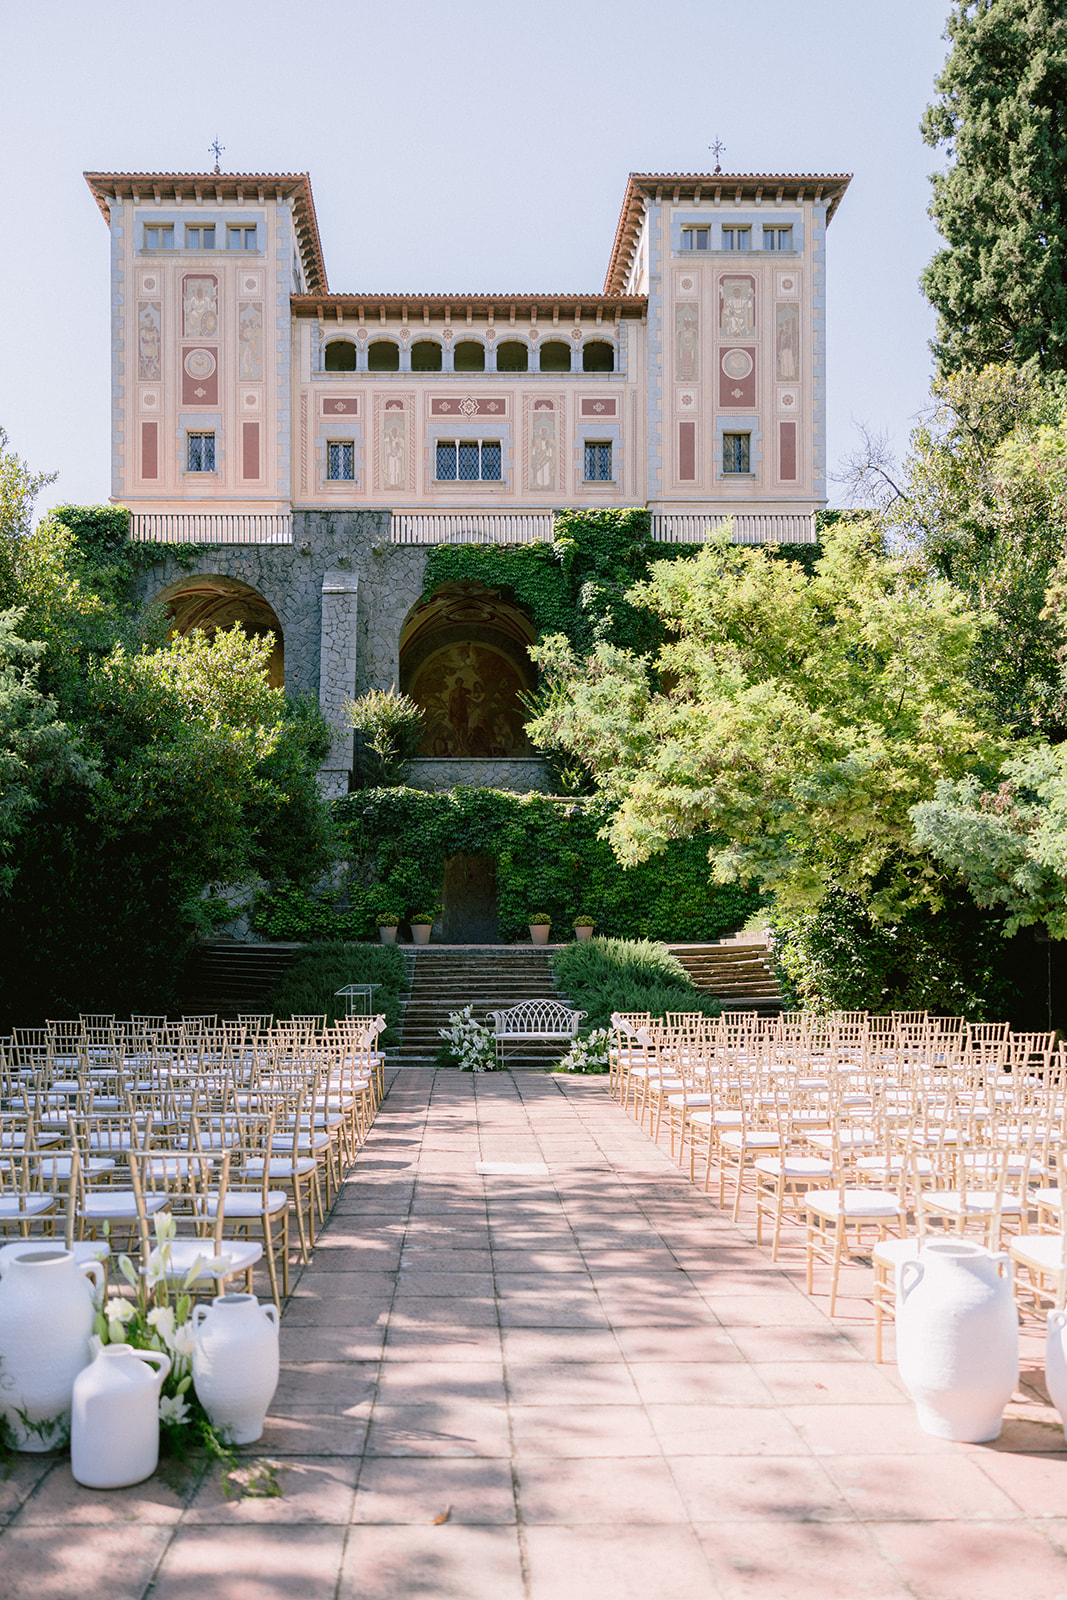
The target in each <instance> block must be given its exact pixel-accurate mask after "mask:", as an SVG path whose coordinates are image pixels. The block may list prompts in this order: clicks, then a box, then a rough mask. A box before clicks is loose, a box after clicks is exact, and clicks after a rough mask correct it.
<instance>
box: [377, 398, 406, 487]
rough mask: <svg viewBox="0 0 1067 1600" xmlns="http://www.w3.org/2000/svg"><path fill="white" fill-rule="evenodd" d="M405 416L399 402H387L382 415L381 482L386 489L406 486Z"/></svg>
mask: <svg viewBox="0 0 1067 1600" xmlns="http://www.w3.org/2000/svg"><path fill="white" fill-rule="evenodd" d="M407 420H408V419H407V414H406V413H405V411H404V409H403V406H402V405H401V404H400V402H399V401H395V400H394V401H388V402H387V403H386V407H385V411H384V413H383V414H382V481H383V483H384V484H385V487H386V488H387V489H406V488H407V486H408V436H407Z"/></svg>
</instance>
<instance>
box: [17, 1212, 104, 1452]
mask: <svg viewBox="0 0 1067 1600" xmlns="http://www.w3.org/2000/svg"><path fill="white" fill-rule="evenodd" d="M90 1278H92V1280H93V1282H94V1283H95V1284H96V1286H97V1288H98V1289H102V1288H103V1287H104V1269H103V1267H102V1266H101V1265H100V1263H99V1261H82V1262H78V1261H76V1260H75V1258H74V1256H73V1254H72V1253H71V1252H70V1251H69V1250H64V1249H62V1248H61V1247H57V1248H56V1249H53V1250H42V1249H41V1247H40V1244H35V1245H30V1244H29V1241H27V1248H26V1252H25V1254H22V1255H15V1256H9V1257H8V1258H7V1260H5V1262H4V1264H3V1273H2V1275H0V1411H2V1412H3V1414H4V1416H5V1418H6V1420H7V1424H8V1427H9V1429H10V1432H11V1437H12V1440H13V1442H14V1444H15V1448H16V1449H18V1450H26V1451H42V1450H53V1449H56V1448H57V1447H58V1446H60V1445H62V1444H64V1443H65V1442H66V1438H67V1430H68V1428H69V1426H70V1400H71V1391H72V1390H73V1388H74V1380H75V1378H76V1377H77V1376H78V1373H79V1372H80V1371H81V1370H82V1368H83V1367H85V1366H87V1365H88V1363H89V1338H90V1335H91V1334H92V1331H93V1316H94V1314H95V1307H94V1305H93V1292H92V1289H91V1288H90V1287H89V1279H90Z"/></svg>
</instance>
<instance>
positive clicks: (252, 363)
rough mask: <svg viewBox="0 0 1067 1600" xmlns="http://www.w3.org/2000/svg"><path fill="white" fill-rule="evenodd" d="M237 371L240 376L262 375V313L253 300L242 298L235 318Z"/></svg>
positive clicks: (258, 376)
mask: <svg viewBox="0 0 1067 1600" xmlns="http://www.w3.org/2000/svg"><path fill="white" fill-rule="evenodd" d="M237 337H238V343H239V347H240V348H239V356H238V371H239V372H240V374H241V377H242V378H262V376H263V313H262V311H261V310H260V308H259V306H258V304H257V303H256V301H255V300H242V302H241V306H240V310H239V313H238V319H237Z"/></svg>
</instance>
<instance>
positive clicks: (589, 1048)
mask: <svg viewBox="0 0 1067 1600" xmlns="http://www.w3.org/2000/svg"><path fill="white" fill-rule="evenodd" d="M610 1042H611V1033H610V1031H609V1030H608V1029H607V1028H593V1029H592V1031H591V1032H590V1033H588V1034H586V1036H585V1038H583V1039H575V1041H574V1043H573V1044H572V1045H571V1047H570V1049H569V1050H568V1051H567V1054H566V1055H565V1056H561V1057H560V1060H559V1067H558V1069H557V1070H560V1071H563V1072H606V1071H607V1067H608V1045H609V1043H610Z"/></svg>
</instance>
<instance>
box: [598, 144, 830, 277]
mask: <svg viewBox="0 0 1067 1600" xmlns="http://www.w3.org/2000/svg"><path fill="white" fill-rule="evenodd" d="M851 181H852V174H851V173H850V172H830V173H826V172H631V174H630V178H629V181H628V183H627V185H626V193H625V195H624V196H623V202H622V211H621V212H620V214H619V223H618V227H617V228H616V229H615V243H614V245H613V247H612V251H611V260H610V262H609V263H608V271H607V276H606V278H605V279H604V292H605V294H618V293H619V291H620V290H621V288H622V286H623V284H624V283H625V282H626V276H627V273H628V271H629V263H630V252H631V247H632V245H633V242H634V239H635V238H636V237H637V233H638V230H639V228H640V226H641V219H642V217H643V215H644V209H645V202H646V201H647V200H662V199H663V197H664V196H665V195H666V196H668V197H669V198H670V200H671V201H672V202H673V203H674V204H677V203H678V202H679V201H680V200H683V199H684V200H694V201H695V200H700V199H711V200H717V201H721V200H723V199H725V198H727V197H729V198H730V199H731V200H742V201H743V200H756V199H757V198H758V197H760V196H762V195H765V194H766V195H770V196H773V197H774V199H775V200H777V199H778V198H779V197H781V198H783V199H784V198H785V197H786V194H787V192H788V197H789V199H790V200H791V201H793V202H799V201H801V200H809V199H810V200H818V201H822V202H824V203H825V205H826V220H827V222H829V221H830V218H831V217H832V216H833V214H834V212H835V211H836V210H837V207H838V205H839V203H840V201H841V197H842V195H843V194H844V192H845V190H846V189H847V188H848V186H849V184H850V182H851Z"/></svg>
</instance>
